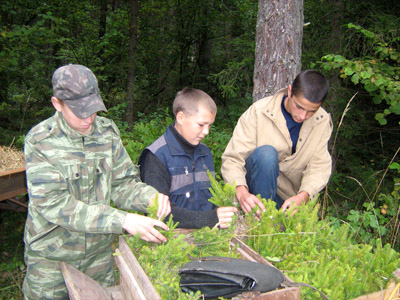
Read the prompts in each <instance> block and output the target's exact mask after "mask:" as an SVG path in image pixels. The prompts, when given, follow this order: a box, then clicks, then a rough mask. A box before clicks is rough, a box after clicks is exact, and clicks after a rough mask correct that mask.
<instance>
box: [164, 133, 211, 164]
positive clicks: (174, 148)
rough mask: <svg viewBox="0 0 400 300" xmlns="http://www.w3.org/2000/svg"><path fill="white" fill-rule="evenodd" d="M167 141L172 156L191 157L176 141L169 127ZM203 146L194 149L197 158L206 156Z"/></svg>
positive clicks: (166, 135) (166, 134)
mask: <svg viewBox="0 0 400 300" xmlns="http://www.w3.org/2000/svg"><path fill="white" fill-rule="evenodd" d="M165 140H166V142H167V146H168V148H169V151H170V152H171V155H189V154H187V153H186V152H185V151H184V150H183V148H182V147H181V145H180V144H179V141H178V140H177V139H176V137H175V136H174V134H173V133H172V131H171V129H170V128H169V126H168V127H167V129H166V130H165ZM202 145H203V144H202V143H200V144H199V145H198V146H196V147H195V149H194V157H195V158H196V157H198V156H201V155H204V154H205V153H206V152H205V151H204V149H203V147H202Z"/></svg>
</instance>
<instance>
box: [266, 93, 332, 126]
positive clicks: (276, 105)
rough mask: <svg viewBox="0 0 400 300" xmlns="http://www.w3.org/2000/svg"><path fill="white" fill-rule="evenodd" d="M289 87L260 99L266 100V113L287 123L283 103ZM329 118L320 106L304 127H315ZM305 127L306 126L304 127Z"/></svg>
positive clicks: (304, 123) (274, 119) (278, 120)
mask: <svg viewBox="0 0 400 300" xmlns="http://www.w3.org/2000/svg"><path fill="white" fill-rule="evenodd" d="M287 94H288V90H287V88H284V89H281V90H279V91H278V92H276V93H275V94H274V95H273V96H272V97H267V98H264V99H262V100H260V101H266V105H265V108H264V114H265V115H266V116H267V117H268V118H270V119H271V120H272V121H274V122H278V123H281V122H283V123H282V124H286V121H285V117H284V116H283V113H282V109H281V103H282V99H283V96H285V95H286V96H287ZM326 119H329V115H328V113H327V112H326V111H325V110H324V109H323V108H322V107H321V106H320V108H319V109H318V110H317V111H316V112H315V114H314V115H313V116H312V117H311V118H309V119H308V120H306V121H304V122H303V125H302V128H303V127H306V128H307V127H310V128H311V127H314V126H315V125H316V124H318V123H320V122H323V121H324V120H326ZM303 129H304V128H303Z"/></svg>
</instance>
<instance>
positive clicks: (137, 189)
mask: <svg viewBox="0 0 400 300" xmlns="http://www.w3.org/2000/svg"><path fill="white" fill-rule="evenodd" d="M25 157H26V174H27V184H28V193H29V209H28V217H27V221H26V225H25V233H24V241H25V254H26V256H27V258H28V257H29V256H35V257H45V258H47V259H52V260H60V259H62V258H64V259H65V258H66V257H68V258H69V259H71V260H75V259H82V258H85V256H86V255H88V254H90V253H98V252H101V251H103V250H104V249H106V248H107V247H110V244H111V242H112V239H113V237H114V236H113V234H120V233H122V222H123V220H124V218H125V215H126V214H127V212H124V211H121V210H119V209H116V208H113V207H111V206H110V200H113V201H114V203H115V204H116V205H117V206H118V207H120V208H122V209H127V210H137V211H145V210H146V207H147V202H148V200H149V198H150V196H151V195H153V194H154V193H156V192H157V191H156V190H155V189H154V188H152V187H150V186H148V185H146V184H145V183H142V182H141V181H140V179H139V172H138V168H137V166H135V165H134V164H133V163H132V161H131V159H130V157H129V155H128V153H127V152H126V150H125V148H124V147H123V145H122V141H121V139H120V135H119V130H118V128H117V127H116V125H115V124H114V122H113V121H111V120H109V119H106V118H103V117H99V116H97V117H96V119H95V122H94V126H93V129H92V132H91V133H89V134H88V135H86V136H82V135H81V134H79V133H77V132H76V131H74V130H73V129H71V128H70V127H69V126H68V125H67V124H66V122H65V121H64V119H63V117H62V115H61V114H60V113H58V112H57V113H56V114H55V115H54V116H53V117H51V118H49V119H47V120H45V121H43V122H41V123H40V124H38V125H36V126H35V127H34V128H32V129H31V131H30V132H29V133H28V134H27V136H26V138H25Z"/></svg>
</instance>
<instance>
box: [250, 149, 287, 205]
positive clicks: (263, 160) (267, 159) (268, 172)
mask: <svg viewBox="0 0 400 300" xmlns="http://www.w3.org/2000/svg"><path fill="white" fill-rule="evenodd" d="M245 168H246V171H247V174H246V182H247V185H248V187H249V192H250V193H252V194H254V195H258V194H260V195H261V197H262V198H265V199H267V200H268V199H272V200H273V201H275V203H276V208H277V209H279V208H280V207H281V206H282V204H283V200H282V198H281V197H279V195H277V193H276V190H277V187H278V175H279V164H278V152H277V151H276V150H275V148H274V147H272V146H269V145H264V146H260V147H258V148H256V149H255V150H254V151H253V153H252V154H250V156H249V157H248V158H247V159H246V164H245Z"/></svg>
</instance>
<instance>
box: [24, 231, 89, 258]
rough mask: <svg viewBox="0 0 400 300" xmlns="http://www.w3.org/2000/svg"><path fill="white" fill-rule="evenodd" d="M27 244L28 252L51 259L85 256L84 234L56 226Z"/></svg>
mask: <svg viewBox="0 0 400 300" xmlns="http://www.w3.org/2000/svg"><path fill="white" fill-rule="evenodd" d="M29 246H30V247H29V248H30V249H29V252H33V253H34V255H35V256H41V257H45V258H47V259H51V260H63V259H64V260H65V259H68V260H76V259H82V258H84V256H85V235H84V234H82V233H79V232H75V231H69V230H66V229H64V228H62V227H60V226H56V227H54V228H53V229H52V230H50V231H48V232H47V233H46V234H44V235H42V236H40V237H39V238H36V239H34V240H33V241H32V242H31V243H30V244H29ZM28 255H29V253H28Z"/></svg>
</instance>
